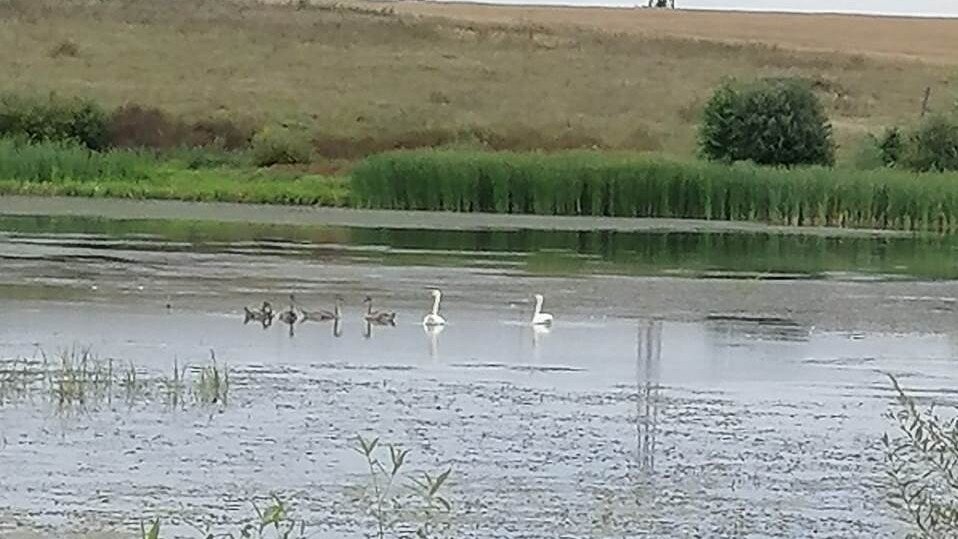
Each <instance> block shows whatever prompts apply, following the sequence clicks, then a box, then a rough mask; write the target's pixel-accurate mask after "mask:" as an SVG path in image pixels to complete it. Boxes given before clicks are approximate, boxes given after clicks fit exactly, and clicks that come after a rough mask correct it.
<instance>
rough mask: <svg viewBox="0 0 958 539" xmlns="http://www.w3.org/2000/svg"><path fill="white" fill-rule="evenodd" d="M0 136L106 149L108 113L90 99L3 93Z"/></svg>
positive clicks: (0, 107)
mask: <svg viewBox="0 0 958 539" xmlns="http://www.w3.org/2000/svg"><path fill="white" fill-rule="evenodd" d="M0 137H23V138H26V139H27V140H29V141H31V142H45V141H52V142H73V143H78V144H82V145H84V146H86V147H87V148H90V149H92V150H100V149H103V148H105V147H106V146H107V114H106V111H104V110H103V108H102V107H100V106H99V105H98V104H96V103H95V102H93V101H90V100H87V99H81V98H64V97H59V96H57V95H55V94H50V95H48V96H47V97H37V96H32V95H31V96H24V95H19V94H4V95H2V96H0Z"/></svg>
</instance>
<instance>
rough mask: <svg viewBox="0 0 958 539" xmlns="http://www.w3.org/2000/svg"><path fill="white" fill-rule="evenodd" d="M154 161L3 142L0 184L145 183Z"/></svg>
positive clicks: (69, 146)
mask: <svg viewBox="0 0 958 539" xmlns="http://www.w3.org/2000/svg"><path fill="white" fill-rule="evenodd" d="M155 165H156V162H155V160H154V158H152V157H151V156H149V155H147V154H143V153H138V152H132V151H120V150H116V151H107V152H94V151H92V150H89V149H87V148H85V147H83V146H80V145H78V144H76V143H72V142H38V143H33V144H29V143H25V142H24V141H22V140H13V139H0V180H18V181H24V182H52V183H61V182H65V181H78V182H89V181H93V180H99V179H110V180H125V181H137V180H142V179H145V178H146V177H147V176H148V171H149V169H150V168H151V167H155Z"/></svg>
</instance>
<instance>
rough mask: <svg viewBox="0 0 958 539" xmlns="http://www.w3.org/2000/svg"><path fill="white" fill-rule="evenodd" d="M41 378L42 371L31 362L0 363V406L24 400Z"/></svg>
mask: <svg viewBox="0 0 958 539" xmlns="http://www.w3.org/2000/svg"><path fill="white" fill-rule="evenodd" d="M43 376H44V374H43V371H42V370H41V369H40V368H39V367H38V366H37V365H36V364H35V363H33V362H30V361H27V360H23V359H12V360H4V361H0V406H3V405H6V404H12V403H14V402H17V401H20V400H21V399H23V398H25V397H26V396H27V395H29V393H30V391H31V389H32V388H33V387H34V386H35V385H36V382H37V381H38V380H42V379H43Z"/></svg>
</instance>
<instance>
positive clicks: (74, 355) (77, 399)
mask: <svg viewBox="0 0 958 539" xmlns="http://www.w3.org/2000/svg"><path fill="white" fill-rule="evenodd" d="M44 364H45V365H50V363H49V362H48V361H47V359H46V356H44ZM45 372H46V376H47V380H46V387H47V390H48V392H49V395H50V399H51V401H52V402H54V403H55V404H56V406H57V409H58V410H60V411H61V412H62V411H69V410H81V409H86V408H89V407H95V406H97V405H99V404H101V403H103V402H109V401H111V400H112V397H113V361H112V360H106V361H102V360H100V359H98V358H97V357H96V356H94V355H93V353H92V352H91V351H90V350H89V349H83V350H77V349H75V348H74V349H72V350H69V351H64V352H61V353H60V355H59V357H58V361H56V362H55V363H53V364H52V365H51V366H48V367H47V368H46V369H45Z"/></svg>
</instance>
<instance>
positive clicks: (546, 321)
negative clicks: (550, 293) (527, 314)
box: [532, 294, 554, 326]
mask: <svg viewBox="0 0 958 539" xmlns="http://www.w3.org/2000/svg"><path fill="white" fill-rule="evenodd" d="M535 298H536V312H534V313H533V314H532V325H533V326H550V325H552V320H553V319H554V318H553V316H552V315H551V314H549V313H544V312H542V303H543V302H544V301H545V298H543V297H542V294H536V295H535Z"/></svg>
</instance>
